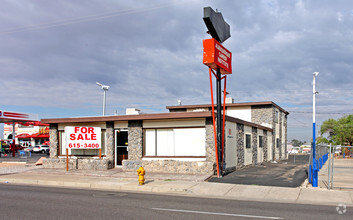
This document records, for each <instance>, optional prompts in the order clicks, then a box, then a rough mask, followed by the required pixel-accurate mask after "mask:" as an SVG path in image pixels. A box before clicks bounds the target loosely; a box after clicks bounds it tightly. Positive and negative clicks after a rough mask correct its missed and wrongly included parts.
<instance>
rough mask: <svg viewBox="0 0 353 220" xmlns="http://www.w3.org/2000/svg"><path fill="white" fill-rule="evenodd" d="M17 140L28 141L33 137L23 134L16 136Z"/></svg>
mask: <svg viewBox="0 0 353 220" xmlns="http://www.w3.org/2000/svg"><path fill="white" fill-rule="evenodd" d="M16 138H18V139H28V138H31V135H29V134H27V133H23V134H19V135H16Z"/></svg>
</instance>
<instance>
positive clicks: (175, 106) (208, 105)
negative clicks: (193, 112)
mask: <svg viewBox="0 0 353 220" xmlns="http://www.w3.org/2000/svg"><path fill="white" fill-rule="evenodd" d="M257 105H273V106H275V107H277V108H278V109H280V110H281V111H282V112H284V113H285V114H287V115H288V114H289V112H287V111H286V110H284V109H283V108H282V107H280V106H279V105H277V104H276V103H274V102H272V101H265V102H241V103H226V106H227V107H238V106H257ZM222 106H223V105H222ZM210 107H212V105H211V104H201V105H172V106H167V107H166V109H190V108H210Z"/></svg>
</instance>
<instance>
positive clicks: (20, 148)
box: [2, 144, 24, 153]
mask: <svg viewBox="0 0 353 220" xmlns="http://www.w3.org/2000/svg"><path fill="white" fill-rule="evenodd" d="M2 149H3V150H4V152H5V153H10V152H12V151H10V145H9V144H6V145H5V146H2ZM23 149H24V147H22V146H21V145H19V144H16V145H15V152H16V153H17V152H18V151H19V150H23Z"/></svg>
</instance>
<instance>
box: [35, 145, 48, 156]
mask: <svg viewBox="0 0 353 220" xmlns="http://www.w3.org/2000/svg"><path fill="white" fill-rule="evenodd" d="M47 151H49V145H38V146H35V147H34V148H33V153H43V154H44V153H46V152H47Z"/></svg>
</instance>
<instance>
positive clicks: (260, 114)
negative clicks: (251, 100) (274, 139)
mask: <svg viewBox="0 0 353 220" xmlns="http://www.w3.org/2000/svg"><path fill="white" fill-rule="evenodd" d="M273 121H274V115H273V113H272V106H270V105H268V106H266V105H259V106H252V107H251V122H252V123H255V124H259V125H263V124H262V123H266V124H269V125H272V124H273Z"/></svg>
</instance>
